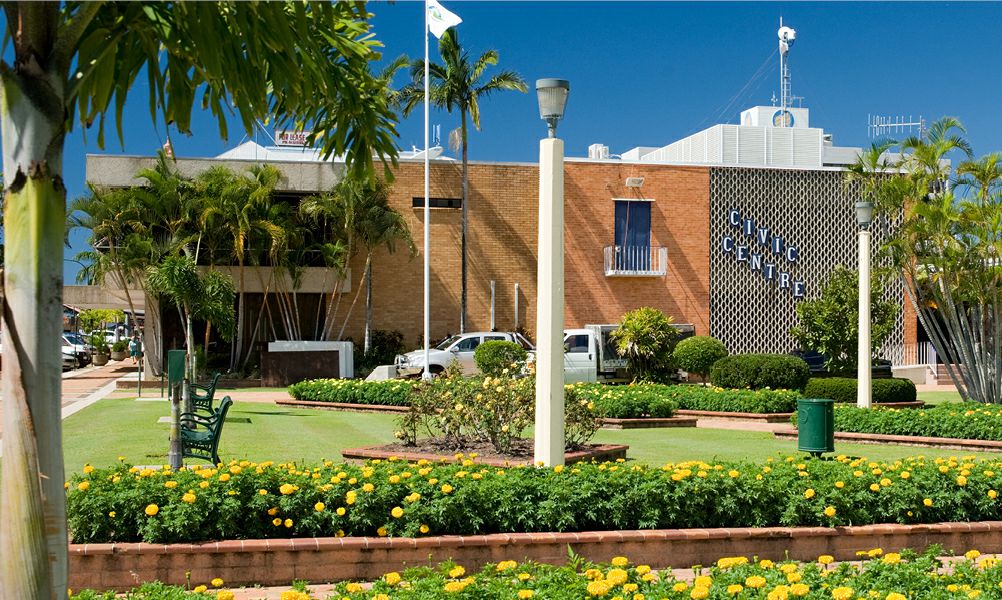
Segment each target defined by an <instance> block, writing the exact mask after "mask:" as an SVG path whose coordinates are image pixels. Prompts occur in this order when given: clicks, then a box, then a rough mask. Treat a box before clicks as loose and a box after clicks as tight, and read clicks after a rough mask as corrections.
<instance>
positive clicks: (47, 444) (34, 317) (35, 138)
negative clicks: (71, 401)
mask: <svg viewBox="0 0 1002 600" xmlns="http://www.w3.org/2000/svg"><path fill="white" fill-rule="evenodd" d="M38 50H40V51H44V50H45V48H44V47H39V48H38ZM42 54H43V55H44V52H42ZM64 80H65V79H64V78H60V77H59V76H58V75H53V74H51V73H47V72H43V71H42V69H41V67H40V66H39V65H38V64H37V63H35V62H34V60H33V59H30V60H29V61H28V62H27V63H25V64H21V65H18V66H17V70H16V71H15V72H6V73H3V80H2V97H0V119H2V123H0V127H2V132H3V163H4V164H3V168H4V173H5V174H6V184H7V186H8V187H7V189H6V190H5V192H4V219H5V236H4V237H5V245H6V248H5V250H6V268H5V270H4V274H3V275H4V296H5V298H4V304H3V325H2V326H3V372H2V384H0V389H2V397H3V405H4V407H3V428H2V431H3V442H2V444H3V446H2V447H3V462H2V471H3V485H2V486H0V515H2V516H3V518H2V519H0V586H2V592H0V595H2V596H3V597H4V598H31V599H33V600H35V599H45V598H50V599H58V600H63V599H64V598H66V581H67V543H66V542H67V537H66V492H65V490H64V489H63V482H64V481H65V474H64V470H63V445H62V420H61V402H60V400H61V385H60V384H61V377H60V374H61V373H62V361H61V359H60V350H59V345H60V334H61V333H62V296H63V277H62V255H63V232H64V223H65V218H66V188H65V187H64V186H63V181H62V166H63V165H62V151H63V140H64V133H63V119H64V118H65V115H64V114H63V106H64V102H63V98H62V96H63V87H62V83H61V82H62V81H64ZM22 86H24V87H31V88H32V89H34V90H36V94H35V95H33V96H31V97H29V96H27V95H24V94H23V92H22ZM39 106H47V107H49V108H48V109H47V110H43V109H41V108H39Z"/></svg>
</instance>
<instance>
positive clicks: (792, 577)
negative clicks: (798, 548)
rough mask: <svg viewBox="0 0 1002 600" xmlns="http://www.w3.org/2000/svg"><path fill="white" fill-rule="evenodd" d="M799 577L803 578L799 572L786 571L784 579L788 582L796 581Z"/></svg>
mask: <svg viewBox="0 0 1002 600" xmlns="http://www.w3.org/2000/svg"><path fill="white" fill-rule="evenodd" d="M801 579H803V576H802V575H801V574H800V573H788V574H787V575H786V580H787V581H788V582H790V583H797V582H798V581H800V580H801Z"/></svg>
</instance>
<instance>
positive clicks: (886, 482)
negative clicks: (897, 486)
mask: <svg viewBox="0 0 1002 600" xmlns="http://www.w3.org/2000/svg"><path fill="white" fill-rule="evenodd" d="M880 485H882V486H884V487H887V486H889V485H891V480H890V479H888V478H886V477H884V478H883V479H881V480H880Z"/></svg>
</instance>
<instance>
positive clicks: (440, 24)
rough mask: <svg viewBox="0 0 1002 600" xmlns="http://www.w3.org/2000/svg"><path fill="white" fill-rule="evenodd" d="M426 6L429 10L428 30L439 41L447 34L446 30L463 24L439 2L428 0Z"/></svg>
mask: <svg viewBox="0 0 1002 600" xmlns="http://www.w3.org/2000/svg"><path fill="white" fill-rule="evenodd" d="M425 6H426V8H427V10H428V29H430V30H431V32H432V33H433V34H434V35H435V37H437V38H439V39H441V38H442V35H444V34H445V30H446V29H448V28H450V27H455V26H456V25H459V24H460V23H462V22H463V20H462V19H460V18H459V17H458V16H456V15H455V14H454V13H451V12H449V11H447V10H445V7H443V6H442V5H441V4H439V3H438V1H437V0H427V3H426V4H425Z"/></svg>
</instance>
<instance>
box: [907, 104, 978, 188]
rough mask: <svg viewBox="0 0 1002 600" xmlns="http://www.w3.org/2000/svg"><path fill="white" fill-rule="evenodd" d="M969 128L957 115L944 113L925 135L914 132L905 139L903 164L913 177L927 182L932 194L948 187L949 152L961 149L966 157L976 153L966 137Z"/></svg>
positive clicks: (921, 181)
mask: <svg viewBox="0 0 1002 600" xmlns="http://www.w3.org/2000/svg"><path fill="white" fill-rule="evenodd" d="M965 133H967V131H966V130H965V129H964V126H963V125H962V124H961V122H960V121H959V120H958V119H957V118H956V117H943V118H941V119H939V120H937V121H936V122H935V123H933V124H932V125H931V126H930V127H929V130H928V131H926V132H924V133H923V134H922V136H920V137H919V136H911V137H909V138H907V139H905V140H903V141H902V142H901V149H902V151H904V152H905V153H906V154H905V156H904V159H903V161H902V165H901V166H902V167H904V168H905V170H906V171H907V172H908V173H909V175H910V177H911V178H912V179H915V180H916V181H917V182H919V183H922V184H924V189H928V190H929V193H931V194H938V193H942V192H943V191H945V186H946V183H947V182H948V181H949V179H950V165H949V164H948V163H947V162H946V160H945V159H946V156H947V154H949V153H950V152H953V151H959V152H961V153H962V154H963V155H964V158H965V159H967V160H970V159H971V158H972V157H973V152H972V150H971V144H970V143H969V142H968V141H967V140H966V139H965V138H964V137H963V136H964V134H965Z"/></svg>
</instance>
